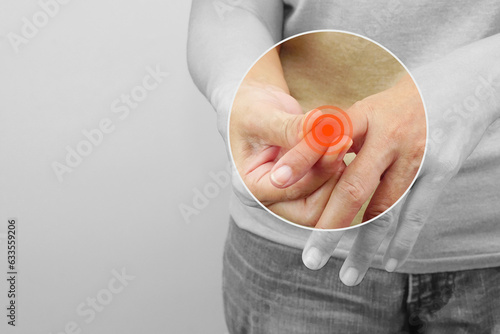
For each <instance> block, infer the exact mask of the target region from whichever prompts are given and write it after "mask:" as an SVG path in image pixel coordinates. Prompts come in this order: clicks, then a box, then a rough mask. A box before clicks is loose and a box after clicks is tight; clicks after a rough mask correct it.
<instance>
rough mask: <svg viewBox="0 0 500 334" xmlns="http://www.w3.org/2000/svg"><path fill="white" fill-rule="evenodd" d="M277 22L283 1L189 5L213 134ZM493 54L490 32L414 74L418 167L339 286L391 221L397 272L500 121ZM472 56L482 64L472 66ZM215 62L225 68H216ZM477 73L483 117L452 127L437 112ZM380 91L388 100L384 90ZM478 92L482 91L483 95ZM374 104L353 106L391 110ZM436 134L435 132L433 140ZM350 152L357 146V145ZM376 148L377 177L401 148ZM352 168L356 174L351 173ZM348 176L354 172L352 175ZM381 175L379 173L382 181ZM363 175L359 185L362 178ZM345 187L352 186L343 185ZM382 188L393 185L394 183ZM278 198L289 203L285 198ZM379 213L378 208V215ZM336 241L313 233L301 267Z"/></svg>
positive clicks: (362, 240)
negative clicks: (420, 105) (423, 122)
mask: <svg viewBox="0 0 500 334" xmlns="http://www.w3.org/2000/svg"><path fill="white" fill-rule="evenodd" d="M282 18H283V3H282V2H281V1H277V0H256V1H253V2H251V3H249V2H242V3H238V5H236V6H234V10H232V11H231V12H230V13H229V15H227V16H226V17H225V18H224V19H221V18H220V17H219V16H218V15H217V14H216V13H215V12H214V10H213V6H212V2H211V1H204V0H195V1H193V4H192V14H191V22H190V36H189V43H188V61H189V67H190V71H191V74H192V77H193V80H194V81H195V83H196V84H197V85H198V87H199V88H200V90H201V91H202V92H203V93H204V94H205V95H206V96H207V98H208V99H209V100H210V102H211V103H212V105H213V106H214V107H215V108H216V110H217V111H218V116H219V129H220V131H221V132H222V133H223V134H225V133H224V131H225V130H224V129H225V126H224V125H225V124H227V123H226V120H227V112H228V111H229V106H230V104H231V99H232V96H234V95H233V94H234V92H235V91H236V88H237V86H238V82H239V78H241V77H242V76H243V75H244V73H245V71H246V69H247V68H249V67H250V65H251V64H252V62H253V61H254V59H257V58H258V56H259V55H260V54H262V53H263V52H264V51H265V50H266V49H268V48H269V47H271V46H272V45H273V44H274V43H276V42H277V41H278V40H280V39H281V35H280V34H281V29H282ZM325 28H327V27H325ZM241 40H245V43H240V41H241ZM498 54H500V37H499V36H498V35H495V36H492V37H489V38H485V39H483V40H481V41H479V42H476V43H473V44H471V45H468V46H465V47H463V48H461V49H459V50H457V51H455V52H453V53H452V54H450V55H448V56H446V57H445V58H444V59H443V60H441V61H438V62H435V63H431V64H428V65H425V66H422V67H421V68H419V69H416V70H415V71H413V75H414V77H415V78H416V81H417V82H418V83H419V87H420V89H421V91H422V93H423V95H424V97H425V100H426V108H427V111H428V120H429V122H428V127H429V129H430V132H429V135H430V139H431V140H430V141H429V143H428V149H427V154H426V157H425V161H424V165H423V166H422V170H421V173H420V175H419V177H418V179H417V181H416V183H415V184H414V186H413V188H412V190H411V192H410V193H409V194H408V195H407V197H406V199H405V201H404V203H402V202H400V204H399V205H398V207H396V208H394V209H393V210H391V211H389V212H388V213H386V214H384V215H383V216H382V217H380V218H378V219H377V220H375V221H373V222H372V223H370V224H367V225H364V226H362V227H360V228H359V233H358V235H357V238H356V240H355V243H354V245H353V247H352V249H351V250H350V252H349V255H348V257H347V259H346V260H345V262H344V265H343V266H342V268H341V270H340V278H341V280H342V281H343V282H344V283H345V284H347V285H355V284H359V282H361V280H362V278H363V277H364V274H365V272H366V270H367V269H368V268H369V266H370V264H371V261H372V259H373V256H374V254H375V252H376V250H377V249H378V245H380V243H381V241H382V240H383V239H384V238H385V237H386V234H387V231H388V230H389V228H390V227H391V226H392V225H394V224H397V227H396V233H395V235H394V236H393V237H392V239H391V242H390V245H389V248H388V250H387V252H386V255H385V260H384V261H385V265H386V269H387V270H388V271H394V270H396V269H397V268H398V267H399V266H401V264H402V263H404V261H405V260H406V258H407V257H408V255H409V253H410V252H411V250H412V248H413V245H414V244H415V242H416V240H417V238H418V235H419V232H420V231H421V229H422V227H423V226H424V225H425V222H426V220H427V218H428V217H429V215H430V214H431V212H432V211H431V208H432V207H433V205H434V203H436V201H437V199H438V198H439V195H440V194H441V192H442V189H443V188H444V187H445V186H446V184H447V182H448V181H449V180H450V179H451V178H452V177H453V176H454V175H455V174H456V173H457V172H458V170H459V169H460V166H461V165H462V163H463V161H464V160H465V159H466V158H467V157H468V156H469V155H470V153H471V152H472V151H473V149H474V148H475V147H476V145H477V143H478V142H479V141H480V140H481V138H482V136H483V134H484V132H485V131H486V129H487V128H488V127H489V126H490V125H491V124H492V123H493V122H494V121H495V120H496V119H497V118H498V117H499V116H500V115H499V111H500V107H499V105H500V101H499V96H500V85H498V79H499V78H500V68H499V67H500V66H499V61H498ZM478 59H481V61H477V60H478ZM220 64H224V66H223V67H221V66H220ZM457 69H459V70H457ZM479 76H481V77H485V78H490V77H491V80H490V81H493V82H494V84H493V85H491V87H490V89H489V91H490V92H491V94H489V95H490V97H487V98H483V99H480V101H479V103H480V106H481V110H482V112H481V113H474V114H472V115H470V116H469V117H468V119H465V120H464V121H462V122H455V123H452V122H450V120H449V119H447V117H446V116H445V113H444V112H443V111H446V110H449V108H451V107H452V106H453V105H454V104H455V103H457V101H463V100H464V97H467V96H475V95H477V90H478V89H477V88H478V84H479V83H478V79H477V78H478V77H479ZM401 89H402V88H401ZM436 92H439V94H437V93H436ZM392 93H396V91H393V92H392ZM386 94H387V96H388V97H389V96H390V94H389V93H386ZM483 95H486V94H485V93H484V92H483ZM378 99H380V96H379V97H378V98H373V99H372V100H371V101H368V102H367V103H374V104H375V105H377V109H374V110H375V111H370V112H368V110H369V108H366V104H364V103H361V104H357V106H356V107H355V108H356V109H358V108H359V109H365V110H366V111H367V113H371V112H381V111H382V110H387V111H388V112H389V111H390V110H391V106H390V105H391V103H392V102H391V101H387V102H386V105H385V106H384V105H383V103H382V102H381V101H380V100H378ZM363 106H365V107H363ZM409 107H410V108H413V107H414V106H411V105H410V106H409ZM356 112H358V111H356ZM367 117H369V116H367ZM370 117H371V116H370ZM367 119H368V118H367ZM263 124H265V123H263ZM366 124H367V130H366V132H365V137H366V138H368V137H369V136H371V137H370V138H371V139H370V140H369V141H368V140H367V142H366V143H367V144H368V143H370V145H371V146H370V150H367V152H365V153H364V155H366V156H367V157H368V156H370V151H371V150H375V148H376V149H377V150H379V149H380V148H381V147H380V146H377V145H375V143H376V141H377V140H381V139H380V137H379V136H380V135H377V136H372V134H377V133H378V134H379V133H382V132H383V131H382V130H381V129H379V128H377V127H375V125H372V124H374V123H366ZM372 127H373V128H372ZM436 130H439V131H441V133H440V134H439V135H437V134H436ZM262 131H265V129H262ZM396 146H397V145H396ZM356 147H358V148H359V146H356ZM363 148H364V145H363V146H362V147H361V148H359V149H360V151H361V150H362V149H363ZM382 149H383V150H385V151H383V152H380V151H378V154H380V156H381V158H380V159H378V160H376V161H377V166H376V170H377V173H378V172H380V171H381V170H385V169H387V168H384V165H388V162H389V161H391V160H392V159H391V157H392V158H394V156H395V155H394V154H396V153H397V152H399V153H400V152H403V151H405V150H403V148H398V147H394V146H392V145H387V147H385V146H384V147H382ZM418 151H419V150H418V149H416V150H415V152H418ZM395 152H396V153H395ZM371 156H372V157H373V156H374V154H373V153H372V154H371ZM400 159H402V160H403V161H406V158H404V159H403V156H402V155H399V156H398V158H397V159H396V160H395V161H394V162H393V164H392V165H391V166H396V164H398V162H399V160H400ZM403 166H404V164H398V168H397V169H395V170H394V173H393V175H394V176H391V177H394V178H396V176H397V175H400V174H398V173H396V170H398V169H404V167H403ZM386 167H389V166H386ZM391 168H393V167H391ZM394 168H395V167H394ZM352 169H353V170H354V171H355V169H354V168H352ZM346 173H347V171H346ZM377 173H376V174H377ZM344 175H345V174H344ZM349 175H351V176H353V175H359V174H357V173H354V172H350V173H349ZM386 175H387V174H384V178H385V176H386ZM364 177H365V176H363V179H362V180H365V179H364ZM374 179H375V177H374V175H373V174H368V175H367V176H366V182H367V184H368V185H369V187H364V188H363V187H362V186H361V184H364V181H360V180H355V179H349V180H347V181H348V182H345V180H344V181H342V182H343V184H344V185H345V186H344V193H347V192H349V193H351V196H352V195H353V194H355V196H354V197H353V198H364V197H366V194H367V193H368V190H369V189H371V188H372V187H373V183H374V181H373V180H374ZM339 182H340V181H339ZM348 184H350V185H353V186H350V187H348V188H346V186H347V185H348ZM387 187H388V188H393V187H394V188H396V187H397V186H396V185H394V186H387ZM284 200H287V198H286V197H285V198H284ZM340 200H341V199H340V198H337V197H336V196H334V198H333V199H332V198H330V199H329V203H330V202H331V203H333V204H329V205H334V204H335V203H338V201H340ZM357 204H358V203H356V205H357ZM380 210H381V209H380V208H379V210H378V211H380ZM349 212H351V209H350V208H349V209H348V210H347V213H349ZM345 217H346V216H339V217H335V218H334V221H335V224H337V223H338V222H344V221H346V220H347V219H346V218H345ZM328 224H331V223H330V222H329V221H327V220H326V218H325V219H324V220H321V225H320V226H328ZM341 236H342V232H325V231H315V232H313V233H312V234H311V236H310V238H309V240H308V241H307V243H306V246H305V248H304V253H303V260H304V263H305V264H306V266H308V267H309V268H311V269H319V268H321V267H322V266H323V265H324V264H325V263H326V262H327V260H328V258H329V256H330V255H331V254H332V252H333V250H334V249H335V247H336V246H337V243H338V241H339V240H340V238H341Z"/></svg>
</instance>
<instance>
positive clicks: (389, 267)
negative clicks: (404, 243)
mask: <svg viewBox="0 0 500 334" xmlns="http://www.w3.org/2000/svg"><path fill="white" fill-rule="evenodd" d="M397 266H398V260H396V259H389V261H387V263H386V264H385V270H387V271H388V272H390V273H392V272H393V271H394V270H396V267H397Z"/></svg>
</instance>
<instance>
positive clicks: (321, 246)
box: [302, 231, 344, 270]
mask: <svg viewBox="0 0 500 334" xmlns="http://www.w3.org/2000/svg"><path fill="white" fill-rule="evenodd" d="M343 234H344V232H343V231H336V232H327V231H312V233H311V235H310V236H309V239H308V240H307V242H306V245H305V246H304V250H303V252H302V262H304V265H305V266H306V267H307V268H309V269H311V270H318V269H321V268H323V267H324V266H325V264H326V263H327V262H328V260H329V259H330V256H331V255H332V254H333V251H334V250H335V248H337V245H338V243H339V241H340V238H342V235H343Z"/></svg>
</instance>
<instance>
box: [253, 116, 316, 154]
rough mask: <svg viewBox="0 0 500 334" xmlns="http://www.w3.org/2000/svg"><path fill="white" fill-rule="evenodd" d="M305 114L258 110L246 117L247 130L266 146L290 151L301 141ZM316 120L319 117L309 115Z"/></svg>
mask: <svg viewBox="0 0 500 334" xmlns="http://www.w3.org/2000/svg"><path fill="white" fill-rule="evenodd" d="M307 115H308V113H307V114H300V115H297V114H295V113H289V112H286V111H283V110H282V109H270V110H265V111H264V110H259V112H257V113H254V114H252V115H247V117H246V118H245V121H246V122H249V125H248V126H247V128H248V129H249V130H248V131H251V132H252V133H251V134H250V135H251V136H256V137H258V138H261V139H262V140H263V142H264V143H266V144H268V145H275V146H280V147H283V148H286V149H292V148H293V147H294V146H295V145H297V144H298V143H299V142H300V141H301V140H302V139H303V136H304V134H303V124H304V121H305V118H306V117H307ZM311 117H312V118H313V120H314V119H316V118H317V117H319V115H311Z"/></svg>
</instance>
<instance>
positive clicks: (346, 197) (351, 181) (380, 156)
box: [316, 142, 392, 229]
mask: <svg viewBox="0 0 500 334" xmlns="http://www.w3.org/2000/svg"><path fill="white" fill-rule="evenodd" d="M391 163H392V156H391V154H390V153H389V152H386V151H384V150H382V149H380V147H378V145H371V144H370V143H369V142H366V143H365V144H364V146H363V147H362V148H361V151H359V153H358V155H357V156H356V158H355V159H354V160H353V161H352V163H351V164H349V166H347V168H346V169H345V171H344V174H343V175H342V177H341V178H340V180H339V182H338V183H337V185H336V186H335V189H334V190H333V192H332V194H331V196H330V200H329V201H328V204H327V207H326V209H325V211H324V212H323V215H322V216H321V218H320V220H319V221H318V224H317V225H316V227H317V228H321V229H333V228H341V227H347V226H349V225H350V224H351V222H352V220H353V219H354V217H355V216H356V214H357V213H358V211H359V210H360V209H361V207H362V206H363V204H364V203H365V202H366V201H367V200H368V198H369V197H370V196H371V194H372V193H373V192H374V191H375V189H376V188H377V186H378V184H379V182H380V176H381V175H382V174H383V173H384V171H385V169H386V168H387V166H390V165H391Z"/></svg>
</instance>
